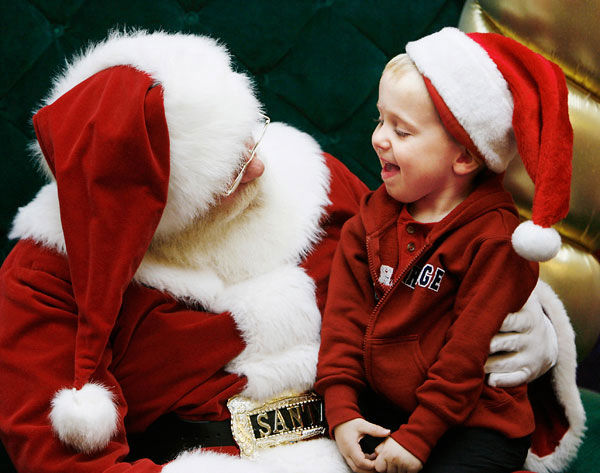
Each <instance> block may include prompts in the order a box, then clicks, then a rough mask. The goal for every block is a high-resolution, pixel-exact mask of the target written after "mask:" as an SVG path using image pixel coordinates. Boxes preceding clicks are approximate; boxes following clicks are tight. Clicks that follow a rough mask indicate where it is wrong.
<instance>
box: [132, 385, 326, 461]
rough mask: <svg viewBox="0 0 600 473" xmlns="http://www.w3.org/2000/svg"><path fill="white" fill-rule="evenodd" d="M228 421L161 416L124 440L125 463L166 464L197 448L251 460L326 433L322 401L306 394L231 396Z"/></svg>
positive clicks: (228, 403)
mask: <svg viewBox="0 0 600 473" xmlns="http://www.w3.org/2000/svg"><path fill="white" fill-rule="evenodd" d="M227 407H228V409H229V412H230V413H231V420H224V421H188V420H184V419H181V418H179V417H178V416H177V415H176V414H173V413H169V414H165V415H163V416H162V417H160V418H159V419H157V420H156V421H155V422H154V423H153V424H152V425H150V427H148V428H147V429H146V431H145V432H143V433H141V434H131V435H128V437H127V440H128V442H129V447H130V454H129V456H128V457H127V460H128V461H135V460H137V459H140V458H149V459H151V460H152V461H154V462H156V463H159V464H161V463H166V462H168V461H170V460H172V459H173V458H175V457H176V456H177V455H178V454H179V453H180V452H182V451H185V450H191V449H196V448H200V447H231V446H235V447H238V448H239V449H240V454H241V455H242V456H245V457H251V456H253V455H254V453H255V451H256V450H257V449H260V448H267V447H272V446H275V445H282V444H285V443H293V442H299V441H303V440H309V439H311V438H315V437H319V436H322V435H323V434H324V433H325V432H327V423H326V421H325V411H324V407H323V401H322V400H321V398H319V397H318V396H317V395H316V394H314V393H312V392H305V393H300V394H295V393H282V394H281V395H280V396H279V397H275V398H273V399H269V400H267V401H261V402H257V401H254V400H252V399H249V398H245V397H243V396H234V397H232V398H230V399H229V401H228V402H227Z"/></svg>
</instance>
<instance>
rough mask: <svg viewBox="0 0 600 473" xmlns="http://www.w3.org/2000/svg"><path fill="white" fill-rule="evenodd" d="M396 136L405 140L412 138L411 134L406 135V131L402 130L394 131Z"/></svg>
mask: <svg viewBox="0 0 600 473" xmlns="http://www.w3.org/2000/svg"><path fill="white" fill-rule="evenodd" d="M394 131H395V133H396V135H398V136H399V137H400V138H405V137H407V136H410V133H406V132H405V131H402V130H394Z"/></svg>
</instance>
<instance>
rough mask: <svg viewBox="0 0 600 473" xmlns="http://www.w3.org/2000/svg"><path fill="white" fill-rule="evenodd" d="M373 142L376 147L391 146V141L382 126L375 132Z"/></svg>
mask: <svg viewBox="0 0 600 473" xmlns="http://www.w3.org/2000/svg"><path fill="white" fill-rule="evenodd" d="M371 142H372V144H373V147H374V148H375V149H387V148H389V146H390V142H389V140H388V139H387V137H386V135H385V133H384V132H383V130H382V129H381V127H380V128H378V129H376V130H375V131H374V132H373V136H372V138H371Z"/></svg>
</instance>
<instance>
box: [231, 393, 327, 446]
mask: <svg viewBox="0 0 600 473" xmlns="http://www.w3.org/2000/svg"><path fill="white" fill-rule="evenodd" d="M227 407H228V408H229V412H230V413H231V432H232V433H233V438H234V439H235V441H236V442H237V444H238V446H239V448H240V454H241V456H243V457H247V458H248V457H253V456H254V455H255V453H256V450H257V449H260V448H267V447H274V446H276V445H283V444H287V443H294V442H299V441H301V440H307V439H310V438H313V437H319V436H321V435H323V434H324V433H325V431H326V430H327V425H326V423H325V410H324V407H323V400H322V399H321V398H320V397H319V396H318V395H317V394H316V393H314V392H305V393H301V394H297V393H283V394H281V396H279V397H277V398H275V399H270V400H268V401H265V402H256V401H254V400H252V399H250V398H247V397H244V396H233V397H232V398H231V399H229V401H228V402H227Z"/></svg>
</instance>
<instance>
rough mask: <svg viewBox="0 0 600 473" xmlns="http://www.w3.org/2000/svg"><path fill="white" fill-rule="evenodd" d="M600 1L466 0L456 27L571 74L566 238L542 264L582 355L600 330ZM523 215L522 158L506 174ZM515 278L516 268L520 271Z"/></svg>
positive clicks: (562, 228)
mask: <svg viewBox="0 0 600 473" xmlns="http://www.w3.org/2000/svg"><path fill="white" fill-rule="evenodd" d="M598 20H600V5H599V4H598V3H597V2H591V1H589V0H587V1H586V0H568V1H565V0H544V1H541V0H519V1H506V0H468V1H467V2H466V4H465V6H464V9H463V12H462V15H461V19H460V23H459V28H460V29H461V30H463V31H465V32H472V31H481V32H494V33H500V34H503V35H505V36H508V37H511V38H514V39H516V40H517V41H519V42H521V43H523V44H525V45H526V46H528V47H529V48H531V49H532V50H534V51H535V52H537V53H540V54H542V55H543V56H545V57H547V58H548V59H550V60H552V61H554V62H555V63H557V64H558V65H559V66H561V68H562V69H563V71H564V72H565V75H566V76H567V85H568V88H569V116H570V119H571V124H572V125H573V130H574V138H575V143H574V155H573V179H572V182H571V202H570V211H569V215H568V216H567V218H566V219H565V220H564V221H563V222H562V223H560V224H558V225H557V226H556V227H555V228H556V229H557V230H558V231H559V232H560V233H561V236H562V239H563V245H562V248H561V250H560V252H559V254H558V255H557V256H556V257H555V258H554V259H552V260H551V261H548V262H546V263H542V265H541V266H540V273H541V277H542V279H543V280H544V281H546V282H548V283H549V284H550V285H551V286H552V287H553V289H554V290H555V291H556V293H557V294H558V295H559V297H560V298H561V300H562V301H563V303H564V305H565V307H566V309H567V312H568V314H569V316H570V317H571V320H572V323H573V326H574V328H575V332H576V334H577V338H576V342H577V351H578V355H579V359H580V360H581V359H582V358H583V357H584V356H585V355H586V354H587V353H589V351H590V350H591V348H592V347H593V345H594V343H595V341H596V339H597V338H598V335H599V333H600V263H599V262H598V260H597V259H596V257H595V256H594V254H596V255H599V254H600V47H599V45H600V22H599V21H598ZM505 185H506V188H507V189H508V190H509V191H510V192H511V193H512V195H513V197H514V199H515V201H516V203H517V206H518V207H519V212H520V213H521V215H522V217H523V218H529V217H530V216H531V204H532V198H533V183H532V182H531V180H530V179H529V177H528V175H527V173H526V171H525V168H524V167H523V164H522V163H521V161H520V160H518V159H515V160H514V161H513V163H512V164H511V165H510V167H509V169H508V171H507V174H506V179H505ZM515 276H516V277H518V275H515Z"/></svg>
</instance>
